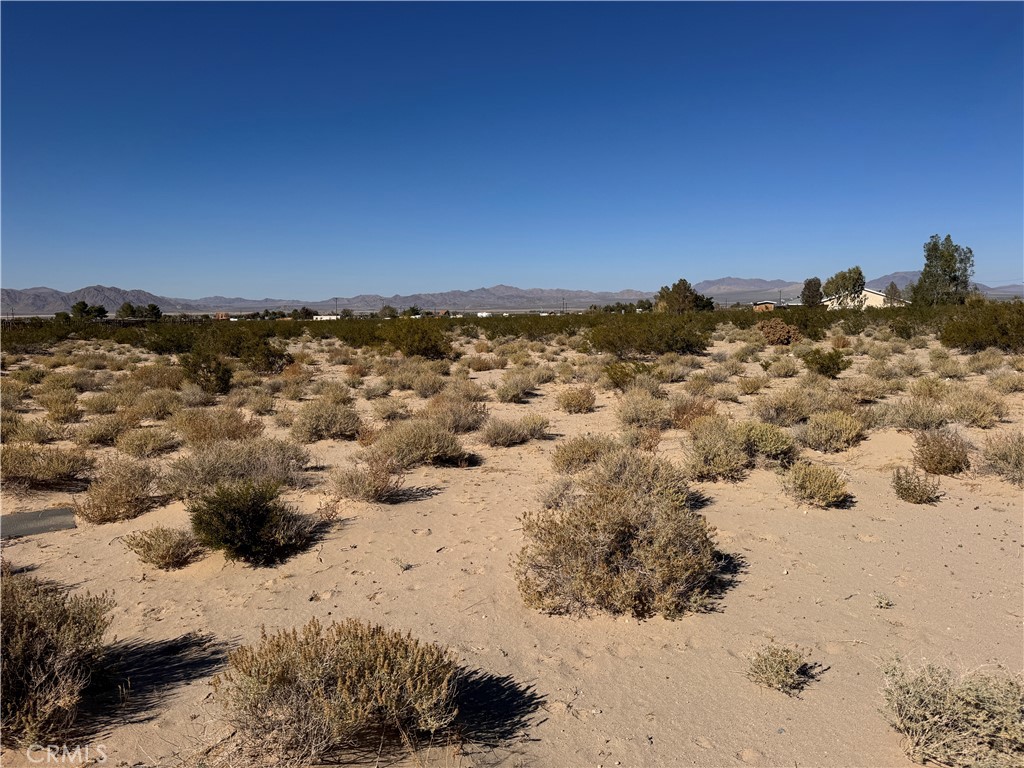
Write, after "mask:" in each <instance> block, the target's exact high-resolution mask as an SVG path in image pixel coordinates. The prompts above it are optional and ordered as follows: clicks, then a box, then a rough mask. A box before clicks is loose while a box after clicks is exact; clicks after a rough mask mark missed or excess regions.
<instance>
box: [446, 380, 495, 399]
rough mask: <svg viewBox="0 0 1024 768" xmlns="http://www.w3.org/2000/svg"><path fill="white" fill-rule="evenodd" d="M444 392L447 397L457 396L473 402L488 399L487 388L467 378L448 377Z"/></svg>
mask: <svg viewBox="0 0 1024 768" xmlns="http://www.w3.org/2000/svg"><path fill="white" fill-rule="evenodd" d="M444 393H445V394H446V395H448V396H449V397H457V398H459V399H461V400H469V401H471V402H474V403H482V402H484V401H485V400H487V399H489V398H488V396H487V390H486V389H484V388H483V387H481V386H480V385H479V384H477V383H476V382H475V381H470V380H469V379H460V378H455V379H450V380H449V381H448V386H447V387H445V390H444Z"/></svg>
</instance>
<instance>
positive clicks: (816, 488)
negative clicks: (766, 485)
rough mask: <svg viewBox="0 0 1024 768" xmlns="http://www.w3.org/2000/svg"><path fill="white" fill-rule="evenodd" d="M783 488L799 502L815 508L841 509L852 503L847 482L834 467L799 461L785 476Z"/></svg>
mask: <svg viewBox="0 0 1024 768" xmlns="http://www.w3.org/2000/svg"><path fill="white" fill-rule="evenodd" d="M782 484H783V487H784V488H785V489H786V491H787V492H788V493H789V494H790V496H792V497H793V498H795V499H796V500H797V501H802V502H805V503H807V504H811V505H813V506H815V507H822V508H826V507H841V506H845V505H846V504H848V503H849V501H850V494H849V493H848V492H847V490H846V482H845V481H844V480H843V478H842V477H840V475H839V473H838V472H836V471H835V470H834V469H832V467H826V466H824V465H821V464H811V463H810V462H808V461H798V462H797V463H795V464H794V465H793V466H792V467H791V468H790V469H789V471H788V472H787V473H786V474H785V475H783V479H782Z"/></svg>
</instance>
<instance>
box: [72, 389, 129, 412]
mask: <svg viewBox="0 0 1024 768" xmlns="http://www.w3.org/2000/svg"><path fill="white" fill-rule="evenodd" d="M80 402H81V405H82V409H83V410H84V411H85V412H86V413H92V414H100V415H102V414H108V413H113V412H114V411H116V410H117V406H118V405H119V404H120V398H119V397H118V396H117V395H115V394H114V393H113V392H97V393H96V394H94V395H93V396H92V397H83V398H82V399H81V401H80Z"/></svg>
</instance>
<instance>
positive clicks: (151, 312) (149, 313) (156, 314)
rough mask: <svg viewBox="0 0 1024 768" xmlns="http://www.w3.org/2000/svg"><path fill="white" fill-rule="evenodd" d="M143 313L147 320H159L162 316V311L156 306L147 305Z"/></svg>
mask: <svg viewBox="0 0 1024 768" xmlns="http://www.w3.org/2000/svg"><path fill="white" fill-rule="evenodd" d="M143 312H144V313H145V314H144V317H145V318H146V319H147V320H159V319H160V318H161V317H163V316H164V313H163V310H162V309H160V307H158V306H157V305H156V304H147V305H146V308H145V309H144V310H143Z"/></svg>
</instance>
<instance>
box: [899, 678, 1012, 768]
mask: <svg viewBox="0 0 1024 768" xmlns="http://www.w3.org/2000/svg"><path fill="white" fill-rule="evenodd" d="M882 672H883V674H884V675H885V688H884V695H885V703H886V708H887V709H888V717H889V724H890V725H892V727H893V728H895V729H896V731H897V732H899V734H900V735H901V736H903V739H904V742H903V749H904V751H905V752H906V753H907V756H908V757H909V758H910V759H911V760H914V761H915V762H920V763H935V764H936V765H944V766H955V767H956V768H967V767H968V766H992V768H1002V767H1003V766H1005V768H1010V766H1014V765H1021V763H1022V762H1024V718H1022V717H1021V712H1022V711H1024V683H1022V681H1021V678H1020V676H1012V677H1011V676H1009V675H990V674H986V673H984V672H981V671H976V672H971V673H968V674H965V675H958V674H956V673H954V672H953V671H952V670H950V669H947V668H945V667H940V666H937V665H935V664H929V665H927V666H925V667H923V668H921V669H917V670H913V669H908V668H907V667H906V666H904V664H903V663H902V662H901V661H900V660H899V659H894V660H892V661H890V662H888V663H887V664H886V665H885V666H884V667H883V669H882Z"/></svg>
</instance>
